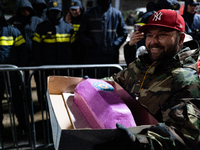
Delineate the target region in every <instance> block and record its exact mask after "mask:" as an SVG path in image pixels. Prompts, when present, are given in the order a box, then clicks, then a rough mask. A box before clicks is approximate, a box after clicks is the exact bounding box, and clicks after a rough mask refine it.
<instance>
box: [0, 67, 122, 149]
mask: <svg viewBox="0 0 200 150" xmlns="http://www.w3.org/2000/svg"><path fill="white" fill-rule="evenodd" d="M100 68H106V69H107V74H108V75H107V76H111V74H110V70H111V69H112V68H115V69H117V70H118V71H120V70H122V69H123V68H122V67H121V66H120V65H119V64H97V65H96V64H94V65H53V66H39V67H16V66H13V65H0V73H1V72H2V73H3V74H4V76H5V79H4V81H5V85H6V97H7V102H8V103H9V112H8V114H9V115H10V117H9V118H10V123H9V125H10V126H11V129H12V133H11V134H12V139H13V140H11V141H8V142H6V144H5V143H4V140H3V136H0V142H1V147H0V149H12V148H13V149H23V148H24V149H48V150H51V149H52V150H54V146H53V140H52V134H51V124H50V120H49V112H48V104H47V99H46V90H47V83H46V82H47V76H48V75H64V76H74V70H76V69H80V71H81V74H80V77H85V75H87V74H84V70H85V69H93V71H94V72H95V78H97V77H98V74H97V72H98V69H100ZM48 71H51V73H50V74H49V72H48ZM63 71H64V74H63ZM11 72H18V73H19V76H20V83H21V85H20V90H21V91H22V93H23V94H22V95H23V107H24V108H23V107H21V108H19V109H24V112H25V115H26V129H27V130H26V133H25V134H24V135H23V136H24V137H23V139H20V138H18V136H17V135H18V134H17V131H16V120H15V118H16V117H14V112H13V108H12V107H13V104H12V103H11V102H12V101H11V100H10V99H12V88H11V87H12V86H11V85H10V84H12V83H11V82H10V76H9V74H10V73H11ZM27 72H28V75H27ZM47 74H48V75H47ZM36 78H37V79H36ZM36 83H37V84H36ZM36 91H37V92H36ZM7 93H8V94H7ZM39 100H40V102H39ZM4 119H5V118H4ZM0 134H1V132H0ZM9 142H10V143H9Z"/></svg>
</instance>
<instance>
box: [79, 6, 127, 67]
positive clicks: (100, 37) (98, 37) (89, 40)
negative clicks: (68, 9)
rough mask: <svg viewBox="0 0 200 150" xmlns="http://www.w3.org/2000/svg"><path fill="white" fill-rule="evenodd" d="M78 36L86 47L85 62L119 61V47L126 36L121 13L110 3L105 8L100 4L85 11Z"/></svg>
mask: <svg viewBox="0 0 200 150" xmlns="http://www.w3.org/2000/svg"><path fill="white" fill-rule="evenodd" d="M79 33H80V35H79V38H80V40H81V42H82V43H83V44H84V47H85V48H86V54H85V63H89V64H91V63H93V64H95V63H96V64H106V63H108V64H111V63H119V48H120V46H121V45H122V44H123V43H124V41H125V40H126V37H127V30H126V26H125V22H124V20H123V17H122V14H121V12H120V11H119V10H117V9H115V8H113V7H112V6H111V4H110V5H109V8H108V9H107V10H104V9H103V8H102V7H101V6H100V5H97V6H96V7H93V8H91V9H89V10H88V11H86V12H85V13H84V15H83V20H82V22H81V27H80V32H79Z"/></svg>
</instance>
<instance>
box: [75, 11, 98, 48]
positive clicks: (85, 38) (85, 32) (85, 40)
mask: <svg viewBox="0 0 200 150" xmlns="http://www.w3.org/2000/svg"><path fill="white" fill-rule="evenodd" d="M88 23H89V21H88V17H87V12H86V13H84V14H83V18H82V20H81V24H80V29H79V32H78V38H79V41H80V42H81V43H82V44H83V45H85V46H88V47H93V46H96V44H95V43H94V41H93V40H92V39H91V38H89V25H88Z"/></svg>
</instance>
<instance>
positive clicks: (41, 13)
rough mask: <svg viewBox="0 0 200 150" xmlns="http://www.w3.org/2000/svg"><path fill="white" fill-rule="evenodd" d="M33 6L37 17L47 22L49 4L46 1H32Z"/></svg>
mask: <svg viewBox="0 0 200 150" xmlns="http://www.w3.org/2000/svg"><path fill="white" fill-rule="evenodd" d="M31 3H32V6H33V8H34V10H35V13H36V16H38V17H40V18H41V19H43V20H47V19H48V18H47V15H46V11H47V3H46V1H45V0H32V1H31Z"/></svg>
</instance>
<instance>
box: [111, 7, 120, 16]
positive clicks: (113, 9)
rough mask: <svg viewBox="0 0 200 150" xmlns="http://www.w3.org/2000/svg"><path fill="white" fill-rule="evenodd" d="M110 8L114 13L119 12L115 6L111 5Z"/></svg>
mask: <svg viewBox="0 0 200 150" xmlns="http://www.w3.org/2000/svg"><path fill="white" fill-rule="evenodd" d="M110 9H112V11H113V12H115V13H120V14H121V11H120V10H118V9H117V8H115V7H113V6H111V7H110Z"/></svg>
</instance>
